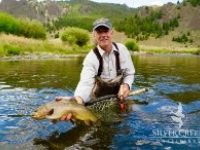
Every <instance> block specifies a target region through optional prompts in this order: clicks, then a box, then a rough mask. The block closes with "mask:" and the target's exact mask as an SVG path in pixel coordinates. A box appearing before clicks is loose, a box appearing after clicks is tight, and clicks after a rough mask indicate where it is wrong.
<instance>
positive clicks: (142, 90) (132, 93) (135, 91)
mask: <svg viewBox="0 0 200 150" xmlns="http://www.w3.org/2000/svg"><path fill="white" fill-rule="evenodd" d="M146 91H148V88H142V89H138V90H134V91H131V92H130V93H129V96H133V95H137V94H140V93H143V92H146Z"/></svg>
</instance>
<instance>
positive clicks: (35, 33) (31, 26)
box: [19, 19, 46, 39]
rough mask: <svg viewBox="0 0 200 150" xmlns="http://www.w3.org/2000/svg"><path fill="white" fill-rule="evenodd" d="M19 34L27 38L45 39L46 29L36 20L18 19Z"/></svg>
mask: <svg viewBox="0 0 200 150" xmlns="http://www.w3.org/2000/svg"><path fill="white" fill-rule="evenodd" d="M19 22H20V26H21V32H20V33H21V34H22V35H24V36H25V37H28V38H35V39H45V38H46V29H45V28H44V26H43V25H42V24H41V23H40V22H39V21H36V20H32V21H30V20H27V19H26V20H25V19H20V20H19Z"/></svg>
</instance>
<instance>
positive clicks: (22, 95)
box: [0, 55, 200, 150]
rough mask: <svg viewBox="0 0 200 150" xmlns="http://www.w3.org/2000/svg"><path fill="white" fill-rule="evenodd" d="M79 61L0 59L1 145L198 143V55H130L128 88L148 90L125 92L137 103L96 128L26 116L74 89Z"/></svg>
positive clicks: (159, 145) (56, 146) (97, 146)
mask: <svg viewBox="0 0 200 150" xmlns="http://www.w3.org/2000/svg"><path fill="white" fill-rule="evenodd" d="M82 61H83V57H76V58H69V59H65V60H34V61H33V60H32V61H30V60H29V61H28V60H27V61H1V62H0V149H20V150H21V149H41V150H43V149H95V150H96V149H125V150H126V149H127V150H128V149H147V150H149V149H166V150H171V149H199V148H200V119H199V118H200V57H198V56H190V55H136V56H133V62H134V65H135V68H136V75H135V83H134V85H133V89H140V88H143V87H148V88H149V90H148V91H147V92H145V93H142V94H140V95H135V96H132V97H130V99H131V100H133V101H137V102H141V103H136V104H134V105H132V106H131V110H132V111H131V112H128V113H124V112H122V113H121V114H119V115H121V117H122V120H121V121H120V122H117V123H116V122H115V123H109V124H105V125H102V126H101V127H98V128H95V127H88V126H76V125H74V124H72V123H70V122H58V123H56V124H54V123H52V122H50V121H48V120H41V121H36V120H33V119H32V118H31V117H29V116H28V114H30V113H31V112H32V111H33V110H34V109H35V108H37V107H38V106H40V105H42V104H43V103H45V102H48V101H50V100H53V99H54V98H55V97H56V96H61V95H62V96H72V95H73V91H74V89H75V87H76V84H77V83H78V80H79V74H80V71H81V64H82ZM142 102H145V104H143V103H142ZM26 115H27V116H26Z"/></svg>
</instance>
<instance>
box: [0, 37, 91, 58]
mask: <svg viewBox="0 0 200 150" xmlns="http://www.w3.org/2000/svg"><path fill="white" fill-rule="evenodd" d="M90 48H91V46H89V45H87V46H83V47H78V46H76V45H73V46H70V45H68V44H66V43H63V42H61V41H60V40H59V39H52V40H35V39H29V38H24V37H18V36H14V35H6V34H0V57H8V56H17V55H22V56H23V55H30V54H36V55H37V54H38V55H42V54H44V55H46V54H57V55H68V54H77V53H79V54H82V53H87V52H88V50H89V49H90Z"/></svg>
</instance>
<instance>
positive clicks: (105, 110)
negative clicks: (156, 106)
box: [32, 89, 146, 125]
mask: <svg viewBox="0 0 200 150" xmlns="http://www.w3.org/2000/svg"><path fill="white" fill-rule="evenodd" d="M144 91H146V89H140V90H136V91H133V92H132V93H130V95H135V94H139V93H142V92H144ZM125 102H127V101H125ZM129 102H130V101H129ZM132 102H133V101H132ZM117 104H118V101H117V98H116V95H110V96H105V97H102V98H99V99H97V100H96V101H91V102H90V103H86V105H85V106H84V105H81V104H78V103H76V101H75V100H74V99H72V98H70V97H69V98H63V99H61V100H53V101H51V102H48V103H46V104H44V105H42V106H40V107H39V108H38V109H36V111H34V112H33V113H32V117H33V118H34V119H38V120H39V119H50V120H60V119H61V117H62V116H63V115H67V114H69V113H71V114H72V116H73V118H74V119H76V120H80V121H83V122H84V123H85V124H87V125H89V124H91V123H96V122H97V121H98V120H109V119H112V118H114V117H113V115H114V113H113V111H116V110H117V108H118V107H117V106H118V105H117Z"/></svg>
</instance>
